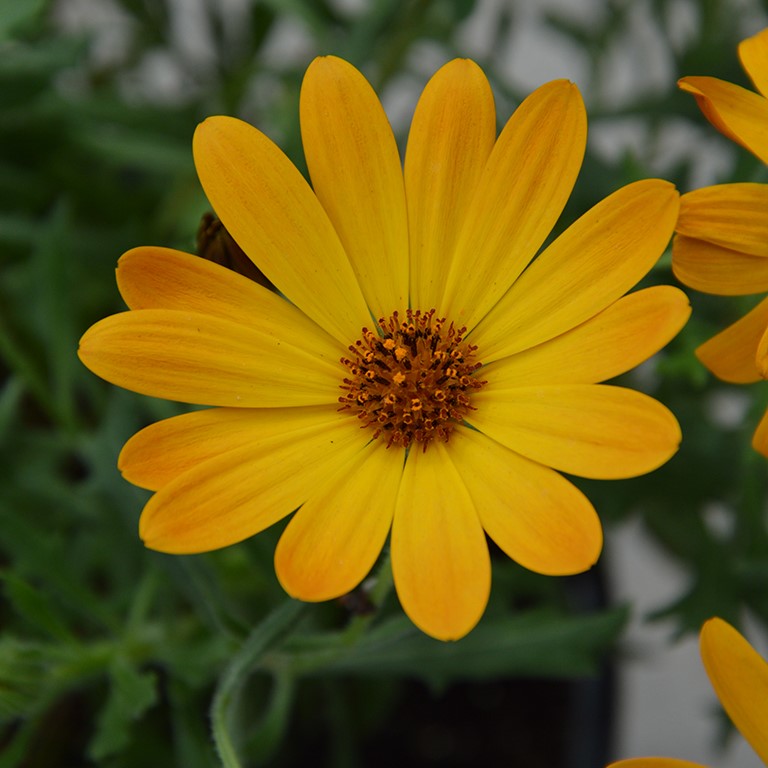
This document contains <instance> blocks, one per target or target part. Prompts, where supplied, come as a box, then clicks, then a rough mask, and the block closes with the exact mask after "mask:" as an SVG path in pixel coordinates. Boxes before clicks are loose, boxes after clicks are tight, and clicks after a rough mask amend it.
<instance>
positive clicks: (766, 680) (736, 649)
mask: <svg viewBox="0 0 768 768" xmlns="http://www.w3.org/2000/svg"><path fill="white" fill-rule="evenodd" d="M699 646H700V649H701V660H702V662H703V664H704V669H706V671H707V675H708V676H709V680H710V682H711V683H712V687H713V688H714V689H715V693H716V694H717V698H718V699H720V703H721V704H722V705H723V708H724V709H725V711H726V712H727V713H728V716H729V717H730V718H731V721H732V722H733V724H734V725H735V726H736V727H737V728H738V729H739V731H740V732H741V735H742V736H743V737H744V738H745V739H746V740H747V741H748V742H749V744H750V745H751V747H752V748H753V749H754V750H755V752H757V754H758V756H759V757H760V759H761V760H762V761H763V763H764V764H765V765H768V664H766V662H765V660H764V659H763V658H762V657H761V656H760V654H759V653H757V651H756V650H755V649H754V648H753V647H752V646H751V645H750V644H749V643H748V642H747V641H746V640H745V639H744V637H743V636H742V635H741V634H740V633H739V632H737V631H736V630H735V629H734V628H733V627H732V626H731V625H730V624H728V623H727V622H725V621H723V620H722V619H718V618H714V619H710V620H709V621H707V622H705V623H704V626H703V627H702V628H701V634H700V636H699ZM609 768H703V766H702V765H700V764H699V763H692V762H689V761H687V760H676V759H672V758H668V757H636V758H632V759H631V760H620V761H618V762H616V763H613V764H612V765H611V766H609Z"/></svg>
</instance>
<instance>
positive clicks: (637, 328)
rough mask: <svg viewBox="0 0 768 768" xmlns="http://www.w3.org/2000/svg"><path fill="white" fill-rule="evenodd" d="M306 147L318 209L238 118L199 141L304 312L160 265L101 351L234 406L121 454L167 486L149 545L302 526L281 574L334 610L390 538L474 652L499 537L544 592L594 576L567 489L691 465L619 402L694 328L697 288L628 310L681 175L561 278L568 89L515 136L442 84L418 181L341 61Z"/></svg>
mask: <svg viewBox="0 0 768 768" xmlns="http://www.w3.org/2000/svg"><path fill="white" fill-rule="evenodd" d="M301 130H302V139H303V144H304V150H305V154H306V160H307V165H308V168H309V172H310V176H311V180H312V187H310V186H309V185H308V184H307V183H306V182H305V180H304V178H303V177H302V176H301V174H300V173H299V172H298V171H297V170H296V168H295V167H294V166H293V165H292V164H291V162H290V161H289V160H288V159H287V158H286V157H285V155H283V153H282V152H281V151H280V150H279V149H278V148H277V147H276V146H275V145H274V144H273V143H272V142H271V141H270V140H269V139H268V138H267V137H266V136H265V135H264V134H262V133H260V132H259V131H258V130H257V129H255V128H253V127H251V126H250V125H248V124H246V123H244V122H242V121H240V120H236V119H233V118H229V117H213V118H209V119H208V120H206V121H205V122H204V123H202V124H201V125H200V126H199V128H198V130H197V132H196V134H195V139H194V147H193V149H194V157H195V162H196V165H197V170H198V174H199V176H200V180H201V183H202V185H203V188H204V190H205V192H206V194H207V196H208V199H209V200H210V202H211V204H212V206H213V208H214V209H215V211H216V213H217V214H218V216H219V217H220V218H221V220H222V222H223V224H224V226H225V227H226V229H227V230H228V231H229V232H230V233H231V235H232V236H233V238H234V240H235V241H236V243H237V244H238V245H239V246H240V248H242V250H243V251H244V252H245V253H246V254H247V255H248V256H249V257H250V258H251V259H252V260H253V261H254V262H255V264H256V265H257V266H258V267H259V269H260V270H261V271H262V272H263V273H264V275H265V276H266V277H267V278H268V280H269V281H271V283H272V284H274V285H275V286H276V287H277V290H278V291H279V294H278V293H273V292H270V291H269V290H266V289H265V288H263V287H262V286H260V285H257V284H256V283H255V282H252V281H249V280H247V279H245V278H244V277H242V276H241V275H238V274H236V273H234V272H231V271H228V270H227V269H225V268H223V267H220V266H219V265H216V264H213V263H211V262H209V261H206V260H203V259H199V258H197V257H195V256H191V255H188V254H185V253H181V252H179V251H174V250H169V249H162V248H138V249H135V250H132V251H129V252H128V253H127V254H125V255H124V256H123V257H122V258H121V260H120V262H119V267H118V270H117V279H118V285H119V288H120V291H121V293H122V296H123V298H124V299H125V301H126V303H127V304H128V306H129V307H130V311H129V312H125V313H122V314H119V315H116V316H113V317H109V318H106V319H105V320H102V321H101V322H99V323H97V324H96V325H95V326H93V327H92V328H91V329H90V330H89V331H88V332H87V333H86V334H85V335H84V337H83V339H82V342H81V347H80V355H81V358H82V359H83V361H84V362H85V364H86V365H87V366H88V367H89V368H91V370H93V371H94V372H96V373H97V374H99V375H100V376H102V377H103V378H105V379H107V380H109V381H112V382H114V383H116V384H118V385H120V386H124V387H127V388H129V389H133V390H135V391H137V392H142V393H146V394H150V395H154V396H157V397H164V398H169V399H174V400H179V401H183V402H190V403H198V404H204V405H208V406H214V407H212V408H210V409H208V410H201V411H195V412H193V413H189V414H185V415H182V416H179V417H176V418H172V419H168V420H166V421H161V422H159V423H157V424H153V425H151V426H149V427H147V428H146V429H144V430H142V431H141V432H139V433H138V434H137V435H135V436H134V437H133V438H132V439H131V440H129V441H128V443H127V444H126V446H125V448H124V449H123V451H122V453H121V456H120V460H119V463H120V467H121V469H122V471H123V473H124V475H125V477H126V478H127V479H128V480H130V481H131V482H133V483H135V484H137V485H140V486H143V487H146V488H149V489H150V490H153V491H155V494H154V496H153V497H152V498H151V499H150V501H149V502H148V503H147V505H146V507H145V509H144V511H143V513H142V516H141V522H140V534H141V536H142V538H143V539H144V541H145V543H146V544H147V546H149V547H152V548H154V549H158V550H161V551H164V552H175V553H190V552H201V551H205V550H211V549H215V548H218V547H224V546H227V545H229V544H233V543H235V542H238V541H241V540H243V539H245V538H247V537H249V536H252V535H254V534H256V533H258V532H259V531H261V530H263V529H264V528H266V527H267V526H270V525H272V524H273V523H275V522H276V521H278V520H280V519H281V518H283V517H285V516H286V515H288V514H290V513H291V512H293V511H294V510H297V511H296V512H295V514H294V515H293V517H292V519H291V520H290V522H289V523H288V525H287V527H286V528H285V530H284V532H283V534H282V536H281V538H280V541H279V543H278V546H277V550H276V553H275V568H276V572H277V576H278V578H279V580H280V582H281V584H282V585H283V587H284V588H285V589H286V591H287V592H288V593H289V594H291V595H293V596H294V597H297V598H300V599H303V600H325V599H329V598H334V597H337V596H340V595H342V594H344V593H346V592H348V591H350V590H351V589H353V588H354V587H355V586H356V585H357V584H358V583H360V581H361V580H362V579H364V578H365V576H366V574H367V573H368V572H369V570H370V569H371V567H372V566H373V564H374V563H375V561H376V559H377V557H378V556H379V553H380V551H381V549H382V547H383V546H384V545H385V543H386V541H387V537H388V536H391V556H392V568H393V575H394V581H395V586H396V589H397V593H398V596H399V598H400V601H401V603H402V605H403V608H404V609H405V611H406V613H407V614H408V615H409V616H410V617H411V619H412V620H413V621H414V623H415V624H416V625H417V626H419V627H420V628H421V629H423V630H424V631H425V632H427V633H429V634H431V635H433V636H435V637H437V638H441V639H454V638H459V637H462V636H463V635H465V634H466V633H467V632H469V631H470V629H471V628H472V627H473V626H474V625H475V624H476V623H477V621H478V620H479V619H480V617H481V616H482V613H483V611H484V608H485V605H486V602H487V599H488V594H489V590H490V583H491V567H490V557H489V551H488V546H487V543H486V537H485V534H488V536H490V537H491V538H492V539H493V540H494V541H495V542H496V543H497V544H498V545H499V547H500V548H501V549H502V550H504V551H505V552H506V553H507V554H508V555H509V556H510V557H512V558H514V559H515V560H517V561H518V562H519V563H521V564H522V565H524V566H526V567H527V568H530V569H532V570H535V571H538V572H541V573H544V574H569V573H577V572H580V571H583V570H585V569H588V568H589V567H590V566H591V565H592V564H593V563H594V562H595V560H596V559H597V557H598V555H599V553H600V549H601V546H602V533H601V526H600V523H599V520H598V518H597V515H596V514H595V511H594V509H593V507H592V505H591V504H590V503H589V501H588V500H587V499H586V498H585V497H584V495H583V494H582V493H581V492H580V491H579V490H578V489H577V488H576V487H575V486H574V485H572V484H571V483H570V482H569V481H568V480H566V479H565V478H564V477H563V476H562V475H561V474H560V471H562V472H567V473H571V474H574V475H578V476H582V477H591V478H621V477H630V476H635V475H639V474H642V473H645V472H649V471H651V470H653V469H655V468H656V467H658V466H659V465H661V464H662V463H664V462H665V461H666V460H667V459H668V458H669V457H670V456H671V455H672V454H673V453H674V452H675V451H676V449H677V445H678V442H679V439H680V432H679V427H678V425H677V422H676V421H675V419H674V417H673V416H672V415H671V414H670V413H669V411H668V410H667V409H666V408H664V407H663V406H662V405H661V404H659V403H658V402H656V401H655V400H653V399H651V398H650V397H648V396H646V395H644V394H641V393H638V392H634V391H632V390H629V389H625V388H621V387H616V386H609V385H603V384H600V383H599V382H602V381H604V380H606V379H608V378H611V377H613V376H616V375H618V374H620V373H623V372H625V371H627V370H629V369H631V368H632V367H634V366H635V365H637V364H638V363H640V362H642V361H644V360H646V359H647V358H648V357H650V356H651V355H652V354H654V353H655V352H656V351H657V350H658V349H660V348H661V347H662V346H663V345H664V344H665V343H666V342H667V341H668V340H669V339H670V338H671V337H672V336H673V335H674V334H675V333H676V332H677V331H678V330H679V329H680V327H681V326H682V325H683V324H684V322H685V321H686V319H687V317H688V312H689V308H688V302H687V299H686V298H685V296H684V295H683V294H682V292H680V291H679V290H677V289H676V288H672V287H668V286H656V287H653V288H648V289H645V290H642V291H638V292H636V293H631V294H629V295H626V296H625V295H624V294H625V293H626V292H627V291H629V290H630V289H631V288H632V287H633V286H634V285H635V284H636V283H637V281H638V280H640V279H641V278H642V277H643V276H644V275H645V274H646V273H647V272H648V270H649V269H650V268H651V267H652V266H653V264H654V263H655V262H656V260H657V259H658V257H659V256H660V254H661V253H662V252H663V250H664V248H665V247H666V244H667V242H668V240H669V238H670V236H671V233H672V230H673V227H674V222H675V220H676V218H677V213H678V195H677V192H676V191H675V189H674V188H673V187H672V185H670V184H669V183H667V182H664V181H660V180H648V181H642V182H638V183H635V184H631V185H629V186H627V187H624V188H623V189H620V190H618V191H617V192H615V193H614V194H613V195H611V196H610V197H608V198H607V199H605V200H604V201H602V202H601V203H599V204H598V205H596V206H595V207H594V208H593V209H592V210H591V211H589V212H588V213H586V214H585V215H584V216H583V217H582V218H581V219H579V220H578V221H577V222H576V223H574V224H573V225H572V226H571V227H570V228H569V229H568V230H567V231H565V232H564V233H563V234H562V235H560V236H559V237H558V238H557V239H555V240H554V241H553V242H552V243H551V244H550V245H548V247H547V248H546V249H545V250H543V252H541V253H540V254H538V256H537V253H538V252H539V250H540V249H541V246H542V244H543V242H544V240H545V239H546V238H547V236H548V235H549V233H550V231H551V229H552V227H553V226H554V224H555V222H556V221H557V219H558V217H559V216H560V213H561V211H562V209H563V207H564V205H565V203H566V201H567V199H568V196H569V194H570V192H571V189H572V186H573V184H574V182H575V179H576V175H577V173H578V171H579V167H580V165H581V160H582V156H583V152H584V147H585V141H586V118H585V113H584V106H583V103H582V100H581V97H580V95H579V93H578V90H577V89H576V87H575V86H574V85H572V84H571V83H569V82H567V81H555V82H552V83H549V84H547V85H544V86H542V87H541V88H539V89H538V90H537V91H535V92H534V93H533V94H532V95H531V96H529V97H528V98H527V99H526V100H525V101H524V102H523V103H522V104H521V105H520V106H519V107H518V109H517V110H516V111H515V113H514V114H513V116H512V117H511V119H510V120H509V122H508V123H507V125H506V127H505V128H504V130H503V131H502V132H501V135H500V136H498V138H497V137H496V115H495V109H494V103H493V97H492V95H491V90H490V87H489V85H488V82H487V80H486V78H485V76H484V75H483V73H482V71H481V70H480V69H479V67H477V65H475V64H474V63H472V62H471V61H466V60H456V61H452V62H450V63H448V64H446V65H445V66H444V67H443V68H442V69H440V70H439V71H438V72H437V74H435V76H434V77H433V78H432V79H431V80H430V82H429V84H428V85H427V86H426V88H425V90H424V93H423V95H422V96H421V99H420V100H419V103H418V105H417V107H416V111H415V114H414V117H413V122H412V125H411V130H410V134H409V139H408V146H407V152H406V156H405V162H404V166H402V165H401V162H400V158H399V155H398V150H397V147H396V144H395V140H394V137H393V134H392V131H391V129H390V126H389V123H388V122H387V119H386V116H385V114H384V111H383V109H382V107H381V105H380V103H379V101H378V99H377V97H376V95H375V94H374V92H373V90H372V88H371V87H370V85H369V84H368V82H367V81H366V80H365V79H364V78H363V76H362V75H361V74H360V73H359V72H358V71H357V70H356V69H355V68H354V67H352V66H351V65H350V64H348V63H346V62H344V61H342V60H340V59H337V58H335V57H330V56H329V57H324V58H319V59H316V60H315V61H314V62H313V63H312V64H311V65H310V67H309V69H308V71H307V73H306V76H305V78H304V83H303V86H302V91H301ZM534 257H536V258H535V259H534Z"/></svg>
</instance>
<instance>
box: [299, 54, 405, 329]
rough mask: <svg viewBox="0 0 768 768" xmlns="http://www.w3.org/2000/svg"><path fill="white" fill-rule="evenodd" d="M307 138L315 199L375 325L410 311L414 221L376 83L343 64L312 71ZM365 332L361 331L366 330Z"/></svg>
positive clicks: (305, 102) (316, 64) (304, 93)
mask: <svg viewBox="0 0 768 768" xmlns="http://www.w3.org/2000/svg"><path fill="white" fill-rule="evenodd" d="M301 137H302V141H303V144H304V154H305V157H306V159H307V166H308V168H309V173H310V176H311V178H312V186H313V187H314V190H315V194H316V195H317V197H318V199H319V200H320V202H321V203H322V205H323V207H324V208H325V210H326V212H327V213H328V216H329V218H330V219H331V222H332V223H333V225H334V227H335V228H336V232H337V233H338V235H339V238H340V239H341V242H342V244H343V245H344V249H345V250H346V252H347V256H348V257H349V260H350V261H351V263H352V267H353V268H354V270H355V274H356V275H357V278H358V281H359V282H360V285H361V287H362V290H363V295H364V296H365V299H366V301H367V302H368V306H369V307H370V308H371V311H372V312H373V313H374V316H375V317H377V318H378V317H383V316H384V315H390V314H392V312H393V311H394V310H399V311H401V312H402V311H403V310H404V309H405V308H406V307H407V306H408V220H407V215H406V210H405V192H404V189H403V173H402V170H401V165H400V155H399V153H398V150H397V144H396V143H395V137H394V136H393V135H392V129H391V128H390V126H389V122H388V121H387V116H386V115H385V114H384V110H383V109H382V106H381V104H380V103H379V100H378V98H377V96H376V94H375V93H374V91H373V89H372V88H371V86H370V85H369V84H368V81H367V80H366V79H365V78H364V77H363V76H362V75H361V74H360V73H359V72H358V71H357V70H356V69H355V68H354V67H353V66H352V65H351V64H348V63H347V62H346V61H343V60H342V59H339V58H336V57H335V56H322V57H319V58H317V59H315V60H314V61H313V62H312V64H310V66H309V68H308V69H307V72H306V74H305V75H304V82H303V84H302V87H301ZM358 330H359V329H358Z"/></svg>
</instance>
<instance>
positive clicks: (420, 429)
mask: <svg viewBox="0 0 768 768" xmlns="http://www.w3.org/2000/svg"><path fill="white" fill-rule="evenodd" d="M465 332H466V328H459V329H458V330H457V329H456V328H455V327H454V325H453V323H450V324H448V325H446V322H445V318H444V317H443V318H438V317H435V310H434V309H430V310H429V312H421V311H420V310H416V311H413V310H410V309H409V310H407V311H406V315H405V319H401V318H400V316H399V314H398V313H397V312H394V313H393V314H392V315H391V316H390V317H388V318H381V319H380V320H379V322H378V333H377V332H375V331H371V330H369V329H368V328H363V337H362V338H361V339H358V340H357V341H356V342H355V343H354V344H353V345H352V346H350V347H349V350H350V352H352V357H350V358H346V357H343V358H342V359H341V362H342V363H343V364H344V365H345V366H346V367H347V368H348V369H349V373H350V375H349V377H348V378H345V379H344V382H343V383H342V385H341V388H342V389H343V390H344V392H345V394H344V395H342V396H341V397H340V398H339V402H340V403H341V404H342V407H341V408H340V409H339V410H342V411H343V410H350V411H352V412H354V413H356V414H357V418H359V419H360V420H361V421H362V422H363V426H364V427H371V428H372V429H373V430H374V433H373V436H374V437H379V436H380V435H384V436H385V437H386V438H387V440H388V442H387V447H389V446H391V445H400V446H403V447H404V448H408V447H409V446H410V445H411V443H412V442H413V441H414V440H415V441H416V442H418V443H422V444H423V445H424V450H426V448H427V445H429V443H430V442H431V441H432V440H434V439H439V440H443V441H447V440H448V437H449V436H450V434H451V432H452V430H453V428H454V426H456V424H458V423H459V422H461V420H462V419H463V418H464V417H465V416H466V414H467V412H468V411H470V410H474V409H473V408H472V406H471V405H470V394H471V393H472V390H474V389H479V388H480V387H482V386H483V384H485V382H484V381H480V380H479V379H476V378H475V376H474V373H475V371H477V369H478V368H480V367H481V366H482V363H479V362H476V361H475V360H474V357H475V352H476V350H477V347H475V346H472V345H471V344H467V343H466V342H464V341H463V335H464V333H465Z"/></svg>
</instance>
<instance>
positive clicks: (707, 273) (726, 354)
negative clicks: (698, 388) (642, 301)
mask: <svg viewBox="0 0 768 768" xmlns="http://www.w3.org/2000/svg"><path fill="white" fill-rule="evenodd" d="M739 57H740V58H741V63H742V64H743V66H744V69H745V70H746V72H747V74H748V75H749V76H750V78H751V79H752V82H753V83H754V84H755V87H756V88H757V89H758V91H759V93H754V92H752V91H749V90H747V89H746V88H742V87H740V86H738V85H734V84H732V83H727V82H724V81H722V80H718V79H716V78H713V77H684V78H683V79H682V80H680V87H681V88H682V89H683V90H685V91H688V92H690V93H693V94H694V96H695V97H696V100H697V102H698V103H699V106H700V107H701V110H702V111H703V112H704V114H705V115H706V117H707V118H708V119H709V121H710V122H711V123H712V124H713V125H714V126H715V127H716V128H717V129H718V130H719V131H721V132H722V133H723V134H724V135H725V136H727V137H728V138H730V139H732V140H733V141H735V142H737V143H738V144H740V145H741V146H743V147H745V148H746V149H748V150H750V151H751V152H752V153H754V154H755V155H756V156H757V157H758V158H760V160H762V161H763V162H768V29H766V30H764V31H762V32H760V33H759V34H757V35H755V36H754V37H751V38H749V39H747V40H744V41H742V42H741V43H740V45H739ZM767 257H768V185H765V184H753V183H741V184H720V185H716V186H712V187H704V188H703V189H697V190H695V191H693V192H689V193H687V194H685V195H683V197H682V199H681V206H680V219H679V221H678V224H677V236H676V237H675V241H674V246H673V251H672V268H673V270H674V272H675V275H676V276H677V277H678V278H679V279H680V280H681V281H682V282H683V283H685V284H686V285H689V286H691V287H692V288H695V289H697V290H699V291H704V292H706V293H713V294H719V295H723V296H735V295H750V294H760V293H765V292H766V291H768V258H767ZM696 354H697V356H698V358H699V359H700V360H701V362H702V363H703V364H704V365H705V366H706V367H707V368H708V369H709V370H710V371H711V372H712V373H714V374H715V376H717V377H718V378H720V379H722V380H723V381H728V382H732V383H735V384H747V383H751V382H755V381H759V380H761V379H765V378H768V300H765V299H764V300H763V301H761V302H760V303H759V304H758V305H757V306H756V307H754V309H752V310H751V311H750V312H749V313H748V314H747V315H745V316H744V317H743V318H741V319H740V320H738V321H737V322H735V323H734V324H733V325H731V326H729V327H728V328H726V329H725V330H724V331H722V332H721V333H719V334H717V335H716V336H714V337H713V338H711V339H710V340H709V341H707V342H705V343H704V344H702V345H701V346H700V347H699V348H698V350H697V351H696ZM752 444H753V446H754V447H755V449H756V450H758V451H760V453H762V454H763V455H765V456H768V413H766V415H764V416H763V418H762V420H761V422H760V424H759V426H758V428H757V431H756V432H755V435H754V438H753V441H752Z"/></svg>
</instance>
